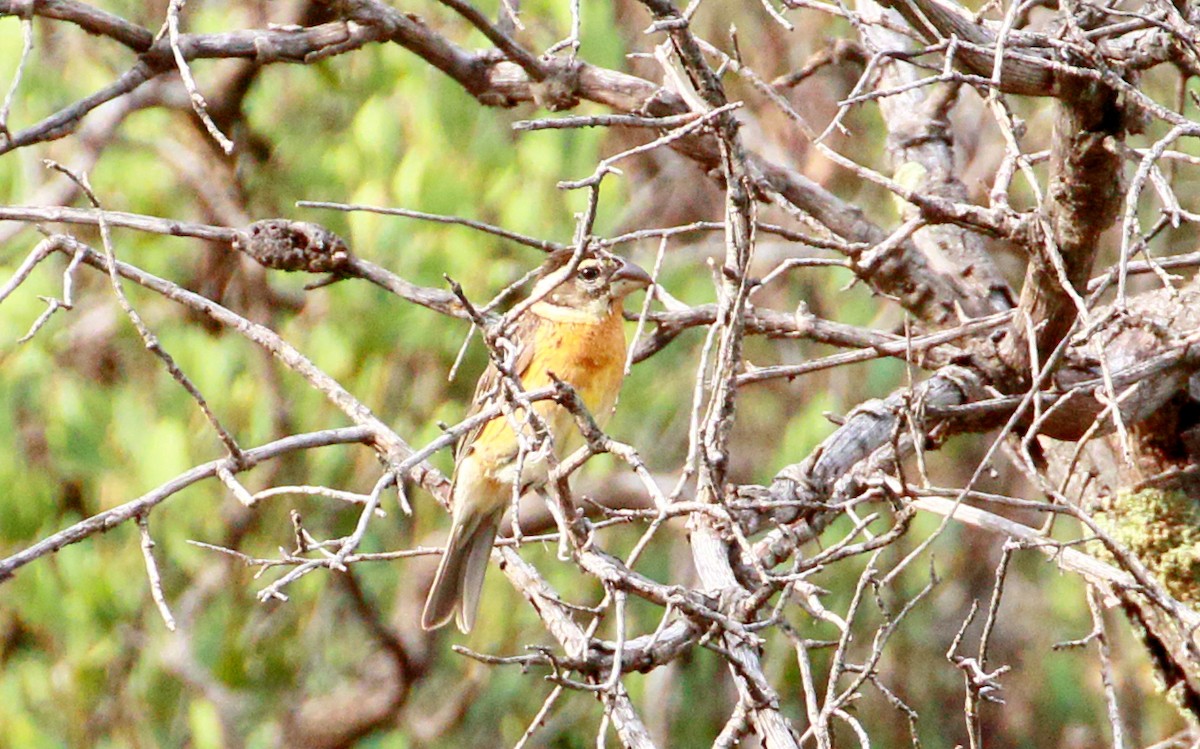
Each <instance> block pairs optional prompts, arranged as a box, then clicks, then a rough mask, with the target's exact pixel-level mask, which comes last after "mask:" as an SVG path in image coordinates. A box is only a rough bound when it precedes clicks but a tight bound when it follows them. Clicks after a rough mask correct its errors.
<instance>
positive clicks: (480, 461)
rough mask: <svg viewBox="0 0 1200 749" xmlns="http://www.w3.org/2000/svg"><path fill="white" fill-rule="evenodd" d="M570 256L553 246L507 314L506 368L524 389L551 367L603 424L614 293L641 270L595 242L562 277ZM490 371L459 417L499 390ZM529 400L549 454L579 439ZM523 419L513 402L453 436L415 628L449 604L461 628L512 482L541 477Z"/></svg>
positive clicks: (622, 291) (620, 358) (608, 406)
mask: <svg viewBox="0 0 1200 749" xmlns="http://www.w3.org/2000/svg"><path fill="white" fill-rule="evenodd" d="M572 257H573V253H572V251H571V250H559V251H557V252H554V253H552V254H551V255H550V257H549V259H547V260H546V263H545V264H544V265H543V266H542V269H541V272H540V273H539V275H538V278H539V280H538V282H537V284H535V286H534V288H533V291H532V296H531V298H533V299H535V300H537V301H535V303H534V304H533V305H532V306H530V307H529V309H528V310H526V311H525V312H523V313H521V315H520V316H519V317H518V318H517V319H516V321H515V322H514V323H513V328H512V333H511V334H510V335H509V336H508V338H509V339H510V340H511V341H512V343H513V344H514V350H513V352H512V355H511V358H510V361H512V362H514V364H513V367H512V372H513V374H514V375H516V376H517V377H518V378H519V379H520V382H521V386H522V387H523V388H524V389H525V390H536V389H538V388H541V387H545V386H547V385H550V384H551V382H552V380H551V377H550V375H551V374H552V373H553V374H554V375H555V376H556V377H558V378H559V379H561V380H562V381H564V382H566V383H568V384H570V385H571V386H572V387H573V388H575V390H576V392H577V393H578V394H579V396H580V398H582V399H583V402H584V405H586V406H587V407H588V410H589V411H591V413H592V415H593V416H594V417H595V419H596V421H597V422H598V423H599V424H600V425H601V426H603V424H604V422H605V421H607V418H608V416H609V415H610V414H611V413H612V411H613V408H614V406H615V405H616V402H617V393H618V392H619V391H620V389H621V381H622V380H623V379H624V377H625V355H626V351H625V325H624V319H623V317H622V314H621V313H622V307H623V302H624V300H625V297H626V296H628V295H629V294H630V293H632V292H634V291H636V290H638V289H644V288H646V287H648V286H649V285H650V283H651V280H650V276H649V275H647V274H646V271H644V270H642V269H641V268H640V267H638V266H637V265H634V264H633V263H630V262H628V261H626V260H623V259H621V258H619V257H616V256H615V255H612V254H609V253H607V252H602V251H591V252H587V253H585V254H584V255H583V256H582V258H581V259H580V261H579V263H578V265H576V267H575V270H574V272H572V273H571V274H570V275H568V276H566V277H565V278H563V277H562V273H561V271H562V270H563V269H564V268H565V267H568V265H569V263H570V261H571V258H572ZM499 378H500V373H499V371H498V370H497V369H496V366H495V364H494V363H493V364H489V365H488V368H487V371H485V372H484V373H483V376H482V377H480V378H479V384H478V385H477V386H476V388H475V398H474V400H473V402H472V404H471V410H470V412H469V413H468V414H467V417H468V418H469V417H470V416H471V415H472V414H475V413H478V412H479V411H480V410H482V409H483V408H485V407H487V406H488V405H490V404H491V403H493V402H496V400H497V399H498V398H499V397H500V396H499V395H498V390H499V388H498V387H497V386H498V384H499ZM532 409H533V411H534V412H536V413H537V414H538V415H539V416H540V417H541V419H542V420H543V422H544V423H545V425H546V427H547V429H548V430H549V432H550V436H551V437H552V438H553V441H554V452H555V454H556V455H558V456H559V457H564V456H566V455H567V453H568V452H569V451H570V450H572V449H574V447H575V446H577V445H578V444H580V442H581V435H580V434H579V430H578V428H577V427H576V425H575V422H574V418H573V417H572V415H571V413H570V411H568V410H567V409H565V408H563V407H562V406H560V405H558V404H557V403H555V402H554V401H551V400H543V401H537V402H535V403H534V404H533V406H532ZM528 421H529V420H527V419H525V418H524V416H523V414H522V412H521V410H519V409H517V410H514V412H513V413H512V414H510V415H507V416H506V415H502V416H498V417H496V418H495V419H492V420H491V421H488V422H487V423H485V424H483V425H482V426H480V427H478V428H476V429H475V430H473V431H471V432H468V433H467V434H465V435H463V437H462V439H461V440H460V441H459V443H458V447H457V449H456V450H455V454H454V478H453V481H452V483H451V488H450V501H451V506H452V511H453V521H452V525H451V528H450V538H449V540H448V541H447V542H446V551H445V553H444V554H443V555H442V561H441V564H439V565H438V570H437V575H436V576H435V577H434V579H433V587H432V588H431V589H430V591H429V597H428V598H427V599H426V600H425V611H424V613H423V614H422V616H421V626H423V627H424V628H425V629H434V628H437V627H440V626H442V625H444V624H445V623H446V622H448V621H450V617H451V616H454V614H455V613H456V612H457V614H458V616H457V619H458V628H459V629H460V630H462V631H463V632H469V631H470V630H471V627H472V625H473V624H474V623H475V613H476V612H477V611H478V610H479V594H480V591H481V590H482V589H483V577H484V573H485V572H486V571H487V562H488V556H489V555H490V553H491V550H492V543H493V542H494V541H495V539H496V531H497V530H498V529H499V527H500V518H501V517H502V516H503V515H504V511H505V509H507V508H508V506H509V505H510V504H511V498H512V493H513V486H514V484H518V482H519V487H520V491H521V492H522V493H523V492H525V491H528V490H529V489H532V488H534V487H538V486H541V485H544V484H545V483H546V480H547V479H548V475H549V469H548V462H549V461H548V460H547V459H546V456H545V455H544V454H543V455H538V454H536V453H533V454H526V455H524V456H522V455H521V438H520V437H518V433H517V431H516V430H514V426H515V427H516V428H517V429H519V430H521V432H523V433H524V436H526V437H532V435H533V433H534V431H533V427H532V425H531V424H529V423H528ZM527 444H528V442H527ZM518 466H519V468H518ZM518 470H520V476H518V475H517V472H518Z"/></svg>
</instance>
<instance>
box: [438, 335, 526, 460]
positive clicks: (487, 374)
mask: <svg viewBox="0 0 1200 749" xmlns="http://www.w3.org/2000/svg"><path fill="white" fill-rule="evenodd" d="M538 323H539V318H538V316H537V315H531V314H524V315H521V316H520V317H519V318H517V321H516V323H514V324H513V328H512V332H511V333H509V335H508V336H506V337H507V338H508V340H510V341H512V343H513V345H514V346H516V347H517V351H516V356H515V357H514V359H513V374H515V375H516V376H517V379H522V378H523V377H524V376H525V373H526V372H527V371H528V370H529V364H530V363H531V362H532V361H533V346H532V345H531V344H532V343H533V339H534V330H535V329H536V328H537V326H538ZM499 384H500V371H499V370H498V369H496V365H495V363H494V362H489V363H488V366H487V369H486V370H484V372H483V374H482V375H480V377H479V382H478V384H476V385H475V395H474V396H473V397H472V398H471V408H470V410H468V411H467V415H466V416H464V417H463V419H464V420H465V419H469V418H471V417H472V416H474V415H475V414H477V413H479V412H480V411H482V410H484V409H485V408H488V407H489V406H491V405H492V404H494V403H496V402H497V395H498V391H499V388H498V385H499ZM485 425H486V422H485V424H480V425H479V426H477V427H475V428H474V429H472V430H471V431H469V432H467V433H466V434H464V435H463V436H462V437H461V438H460V439H459V440H458V445H457V446H456V447H455V448H454V464H455V473H457V472H458V470H457V466H458V462H459V460H461V459H462V457H463V456H464V455H466V454H467V451H468V450H469V449H470V448H471V444H472V443H473V442H474V441H475V438H476V437H478V436H479V433H480V432H481V431H483V427H484V426H485Z"/></svg>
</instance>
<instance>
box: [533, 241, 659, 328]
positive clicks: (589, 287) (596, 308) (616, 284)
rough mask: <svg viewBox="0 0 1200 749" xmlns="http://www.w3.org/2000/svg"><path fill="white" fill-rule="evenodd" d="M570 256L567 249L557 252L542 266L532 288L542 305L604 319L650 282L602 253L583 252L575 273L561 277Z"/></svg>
mask: <svg viewBox="0 0 1200 749" xmlns="http://www.w3.org/2000/svg"><path fill="white" fill-rule="evenodd" d="M573 255H574V252H573V251H572V250H569V249H564V250H557V251H555V252H553V253H551V254H550V257H549V258H548V259H547V260H546V262H545V264H543V265H542V269H541V273H540V274H539V280H538V282H537V285H536V286H534V289H533V294H534V296H537V297H540V298H541V300H542V303H544V304H547V305H549V306H551V307H556V308H559V309H562V310H571V311H573V312H576V313H581V314H584V315H588V316H591V317H595V318H603V317H606V316H608V315H609V314H610V313H611V312H612V311H613V310H614V309H619V308H620V306H621V302H622V301H624V299H625V297H627V296H629V295H630V294H631V293H633V292H635V291H637V290H639V289H645V288H646V287H648V286H650V284H651V283H652V281H651V279H650V275H649V274H648V273H646V271H644V270H642V268H641V267H640V266H638V265H636V264H635V263H631V262H629V261H628V260H625V259H624V258H621V257H617V256H616V255H613V254H612V253H609V252H604V251H602V250H598V251H589V252H587V253H585V254H584V255H583V257H582V258H581V259H580V261H579V264H578V265H576V266H575V270H574V271H573V272H571V273H570V274H568V275H565V276H564V273H563V271H564V270H565V269H566V268H567V267H569V265H570V262H571V258H572V256H573Z"/></svg>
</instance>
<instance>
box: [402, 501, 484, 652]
mask: <svg viewBox="0 0 1200 749" xmlns="http://www.w3.org/2000/svg"><path fill="white" fill-rule="evenodd" d="M501 514H502V513H500V512H492V513H486V514H476V513H463V517H455V518H454V524H453V526H452V527H451V528H450V538H449V539H448V540H447V541H446V553H445V554H443V555H442V561H441V563H440V564H438V569H437V575H435V576H434V578H433V587H432V588H430V589H429V597H428V598H426V599H425V611H424V612H423V613H422V614H421V626H422V627H424V628H425V629H437V628H438V627H441V626H443V625H444V624H446V622H448V621H450V617H451V616H454V614H455V611H456V610H457V613H458V621H457V623H458V628H459V629H460V630H461V631H462V632H464V633H466V632H470V631H471V627H472V626H474V624H475V614H476V613H477V612H478V611H479V594H480V592H481V591H482V590H483V575H484V573H485V572H487V563H488V556H489V555H490V554H491V551H492V544H493V543H494V542H495V540H496V531H497V530H498V529H499V527H500V516H501Z"/></svg>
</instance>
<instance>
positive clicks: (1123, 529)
mask: <svg viewBox="0 0 1200 749" xmlns="http://www.w3.org/2000/svg"><path fill="white" fill-rule="evenodd" d="M1096 517H1097V520H1098V521H1099V522H1100V524H1101V526H1102V527H1103V528H1104V529H1105V530H1107V531H1108V532H1109V533H1111V534H1112V536H1113V539H1114V540H1116V541H1117V543H1119V544H1121V545H1122V546H1124V547H1125V548H1127V549H1129V550H1130V552H1132V553H1133V554H1134V556H1136V557H1137V558H1138V560H1140V561H1141V562H1142V564H1144V565H1146V568H1147V569H1148V570H1150V572H1152V573H1153V574H1154V576H1155V577H1157V578H1158V579H1159V580H1160V581H1161V582H1162V583H1163V585H1164V586H1165V587H1166V589H1167V591H1168V592H1170V594H1171V595H1172V596H1174V597H1175V598H1177V599H1179V600H1180V601H1183V602H1186V603H1198V602H1200V502H1197V501H1196V500H1195V499H1193V498H1191V497H1189V496H1187V495H1186V494H1184V493H1183V492H1178V491H1161V490H1157V489H1145V490H1143V491H1140V492H1123V493H1121V494H1119V495H1118V496H1117V500H1116V502H1114V503H1113V506H1112V507H1109V508H1106V509H1104V510H1103V511H1100V512H1098V513H1097V516H1096Z"/></svg>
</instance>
